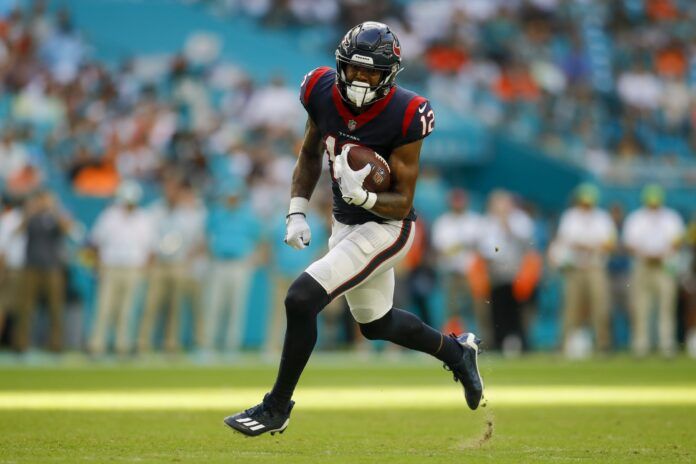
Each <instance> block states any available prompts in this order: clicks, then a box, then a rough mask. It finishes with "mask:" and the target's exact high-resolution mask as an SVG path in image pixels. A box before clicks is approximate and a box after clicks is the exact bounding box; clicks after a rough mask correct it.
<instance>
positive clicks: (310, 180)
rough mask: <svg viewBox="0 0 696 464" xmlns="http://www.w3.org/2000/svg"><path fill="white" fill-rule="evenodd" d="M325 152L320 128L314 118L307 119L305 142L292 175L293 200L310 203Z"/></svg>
mask: <svg viewBox="0 0 696 464" xmlns="http://www.w3.org/2000/svg"><path fill="white" fill-rule="evenodd" d="M323 151H324V144H323V140H322V138H321V133H320V132H319V128H318V127H317V126H316V124H314V121H312V118H310V117H307V124H306V125H305V134H304V141H303V142H302V148H301V149H300V155H299V156H298V158H297V163H295V170H294V171H293V173H292V186H291V187H290V196H291V197H292V198H296V197H298V198H305V199H307V200H308V201H309V199H310V197H311V196H312V192H314V188H315V187H316V186H317V182H318V181H319V177H320V176H321V162H322V154H323Z"/></svg>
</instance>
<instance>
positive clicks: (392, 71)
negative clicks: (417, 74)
mask: <svg viewBox="0 0 696 464" xmlns="http://www.w3.org/2000/svg"><path fill="white" fill-rule="evenodd" d="M348 64H352V65H354V66H361V67H364V68H368V69H375V70H379V71H380V72H381V78H380V80H379V83H378V84H377V85H374V86H371V85H370V84H369V82H364V81H359V80H355V79H354V80H353V81H351V82H348V78H347V76H346V65H348ZM336 68H338V71H339V72H338V74H337V81H338V86H339V90H340V91H341V92H340V93H341V96H342V97H343V99H344V100H346V101H347V102H348V103H350V104H351V105H353V106H355V107H356V108H362V107H364V106H367V105H370V104H372V103H374V102H375V101H377V100H380V99H382V98H384V97H386V96H387V94H389V91H390V90H391V88H392V86H393V85H394V80H395V79H396V75H397V74H399V72H400V71H401V69H402V68H401V67H400V66H398V65H392V66H391V67H380V66H370V65H367V64H366V63H362V62H360V61H356V60H351V59H346V58H344V57H343V56H340V55H339V53H338V52H337V53H336Z"/></svg>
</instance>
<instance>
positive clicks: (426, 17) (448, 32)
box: [207, 0, 696, 181]
mask: <svg viewBox="0 0 696 464" xmlns="http://www.w3.org/2000/svg"><path fill="white" fill-rule="evenodd" d="M207 3H209V2H207ZM216 3H217V4H218V5H219V6H220V7H221V8H226V9H228V10H229V11H230V12H233V13H238V12H240V11H241V12H244V13H246V14H249V15H252V16H254V17H258V18H259V20H260V21H263V22H264V23H265V24H267V25H268V26H269V27H294V26H307V25H331V26H334V28H333V29H334V30H335V32H336V34H337V35H338V34H342V33H343V31H346V30H348V29H349V28H350V27H352V26H353V25H355V24H358V23H360V22H362V21H365V20H380V21H383V22H386V23H387V24H389V25H390V27H392V28H393V29H394V30H395V31H396V32H397V35H398V36H399V38H400V40H401V43H402V49H403V50H404V59H405V65H406V70H405V71H404V72H403V74H402V76H401V77H402V78H403V79H406V80H413V81H416V82H425V83H426V86H427V90H426V91H425V94H426V95H428V97H429V98H431V99H433V100H435V101H436V102H437V103H438V107H439V108H440V109H442V107H449V109H450V110H451V111H452V112H453V113H455V114H459V115H460V116H462V117H469V118H472V117H473V118H476V120H478V121H483V122H484V123H486V124H487V125H489V126H491V127H494V128H502V129H504V130H505V132H506V133H508V134H512V135H513V136H514V137H516V138H517V139H519V140H521V141H524V142H529V143H533V144H535V145H537V146H540V147H542V148H543V151H545V152H546V153H548V154H551V155H554V156H559V157H563V158H565V159H567V160H571V161H573V162H577V163H579V164H581V165H584V166H586V167H588V168H589V169H591V170H592V171H593V172H595V173H597V174H601V175H605V176H613V177H614V178H615V179H616V180H623V179H635V177H631V171H630V168H631V167H633V168H636V167H639V166H650V167H653V166H672V165H674V164H677V165H679V164H686V165H689V166H693V165H694V163H696V136H695V135H694V134H696V132H695V131H694V124H695V121H696V117H695V115H696V112H695V110H696V106H695V105H694V101H695V98H696V26H694V21H695V20H696V8H694V7H693V2H691V1H690V0H617V1H611V2H604V1H598V0H587V1H561V0H428V1H418V0H412V1H396V0H389V1H380V2H373V1H367V0H322V1H317V2H315V1H307V0H265V1H244V0H218V1H217V2H216ZM337 39H338V37H332V38H331V40H330V41H328V44H333V43H335V42H336V40H337ZM441 114H442V111H441ZM627 168H629V170H627ZM653 172H654V169H653ZM689 172H690V173H691V174H689V176H690V177H688V180H690V181H693V180H694V178H695V177H696V176H695V175H694V174H693V170H691V171H689Z"/></svg>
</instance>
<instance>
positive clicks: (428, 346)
mask: <svg viewBox="0 0 696 464" xmlns="http://www.w3.org/2000/svg"><path fill="white" fill-rule="evenodd" d="M393 295H394V270H393V269H392V268H389V269H387V270H385V271H384V272H382V273H380V274H377V275H375V276H372V277H371V278H370V279H369V280H367V281H365V282H363V283H362V284H361V285H360V286H358V287H356V288H354V289H352V290H350V291H349V292H347V293H346V300H347V301H348V305H349V306H350V310H351V313H352V314H353V317H354V318H355V320H356V321H357V322H358V324H359V325H360V331H361V332H362V334H363V335H364V336H365V337H366V338H368V339H370V340H386V341H390V342H392V343H396V344H397V345H400V346H403V347H405V348H409V349H412V350H417V351H421V352H423V353H428V354H430V355H432V356H434V357H435V358H437V359H439V360H440V361H442V362H443V363H445V365H446V366H447V367H448V368H449V369H450V370H451V371H452V372H453V373H454V375H455V379H456V380H460V381H461V382H462V385H463V386H464V387H465V388H464V390H465V396H466V399H467V403H468V404H469V407H471V408H472V409H476V408H477V407H478V404H479V402H480V401H481V397H482V395H483V384H482V381H481V377H480V375H479V372H478V360H477V357H478V343H479V341H478V340H476V337H475V336H474V335H473V334H463V335H461V336H460V337H455V336H447V335H445V334H443V333H442V332H440V331H438V330H436V329H434V328H432V327H430V326H429V325H427V324H425V323H424V322H423V321H422V320H421V319H419V318H418V317H417V316H416V315H415V314H413V313H410V312H408V311H404V310H402V309H399V308H394V307H393V305H392V302H393Z"/></svg>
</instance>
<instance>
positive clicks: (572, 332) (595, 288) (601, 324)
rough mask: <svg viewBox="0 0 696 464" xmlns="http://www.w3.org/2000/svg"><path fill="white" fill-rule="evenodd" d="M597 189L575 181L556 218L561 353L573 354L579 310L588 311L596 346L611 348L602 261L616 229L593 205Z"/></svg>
mask: <svg viewBox="0 0 696 464" xmlns="http://www.w3.org/2000/svg"><path fill="white" fill-rule="evenodd" d="M598 201H599V189H598V188H597V187H596V186H594V185H592V184H581V185H580V186H579V187H578V188H577V189H576V191H575V203H576V205H575V206H573V207H571V208H570V209H568V210H566V211H565V212H564V213H563V215H562V216H561V219H560V223H559V226H558V234H557V237H556V242H555V244H554V245H553V246H552V249H551V259H552V261H553V262H555V264H556V265H557V266H559V267H560V268H561V269H562V271H563V273H564V276H565V302H564V310H563V313H564V321H563V340H564V346H565V350H566V353H567V354H568V355H571V356H572V355H574V353H573V346H574V345H575V344H574V342H573V341H574V340H577V339H578V337H582V335H581V332H578V330H579V329H580V328H581V326H582V319H583V314H584V311H585V308H588V309H589V313H590V315H591V318H592V326H593V327H594V332H595V343H596V346H597V348H598V349H599V350H600V351H602V352H606V351H607V350H609V348H610V347H611V337H610V330H609V329H610V327H609V325H610V318H609V310H610V308H611V306H610V301H609V281H608V275H607V260H608V258H609V253H610V252H611V251H612V250H613V249H614V246H615V244H616V228H615V226H614V222H613V221H612V218H611V216H609V214H608V213H607V212H606V211H604V210H602V209H600V208H599V207H597V202H598Z"/></svg>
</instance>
